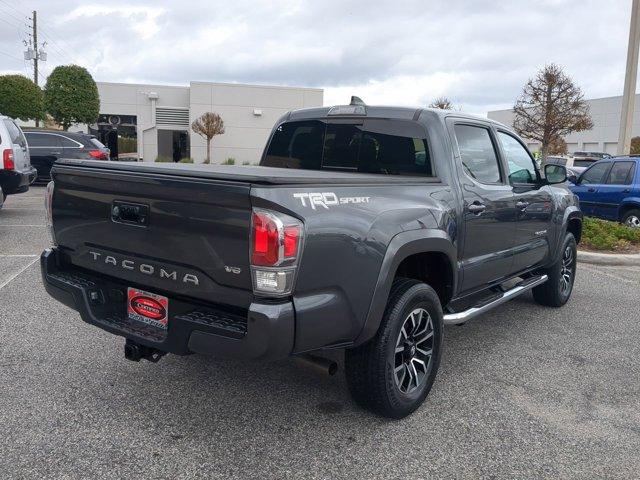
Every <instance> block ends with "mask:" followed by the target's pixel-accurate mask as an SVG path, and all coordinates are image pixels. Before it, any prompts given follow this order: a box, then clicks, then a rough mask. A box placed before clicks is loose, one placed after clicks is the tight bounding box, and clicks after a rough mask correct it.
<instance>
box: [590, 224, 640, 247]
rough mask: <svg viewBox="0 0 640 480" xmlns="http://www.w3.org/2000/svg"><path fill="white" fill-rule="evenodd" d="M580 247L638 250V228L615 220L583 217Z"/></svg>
mask: <svg viewBox="0 0 640 480" xmlns="http://www.w3.org/2000/svg"><path fill="white" fill-rule="evenodd" d="M580 246H581V247H586V249H587V250H598V251H603V250H605V251H610V252H634V251H638V250H640V229H639V228H630V227H627V226H626V225H622V224H620V223H617V222H609V221H608V220H600V219H598V218H590V217H585V218H584V221H583V223H582V240H581V242H580Z"/></svg>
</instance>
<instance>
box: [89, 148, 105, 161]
mask: <svg viewBox="0 0 640 480" xmlns="http://www.w3.org/2000/svg"><path fill="white" fill-rule="evenodd" d="M89 155H91V158H95V159H96V160H106V159H107V154H106V153H104V152H103V151H102V150H90V151H89Z"/></svg>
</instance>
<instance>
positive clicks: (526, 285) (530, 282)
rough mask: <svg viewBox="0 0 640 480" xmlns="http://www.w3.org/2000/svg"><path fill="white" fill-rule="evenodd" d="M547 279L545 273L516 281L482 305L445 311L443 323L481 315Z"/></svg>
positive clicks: (449, 323) (456, 322) (451, 322)
mask: <svg viewBox="0 0 640 480" xmlns="http://www.w3.org/2000/svg"><path fill="white" fill-rule="evenodd" d="M548 279H549V277H547V276H546V275H540V276H539V277H532V278H528V279H526V280H523V281H522V282H520V283H518V284H517V285H516V286H514V287H513V288H511V289H509V290H507V291H506V292H504V293H502V294H501V295H500V296H499V297H498V298H496V299H495V300H493V301H491V302H489V303H486V304H484V305H480V306H476V307H471V308H469V309H468V310H464V311H463V312H458V313H447V314H446V315H445V316H444V324H445V325H457V324H459V323H464V322H466V321H468V320H471V319H472V318H475V317H477V316H478V315H482V314H483V313H485V312H487V311H489V310H491V309H492V308H495V307H497V306H498V305H502V304H503V303H505V302H508V301H509V300H512V299H514V298H515V297H517V296H518V295H522V294H523V293H525V292H528V291H529V290H531V289H532V288H533V287H537V286H538V285H540V284H542V283H544V282H546V281H547V280H548Z"/></svg>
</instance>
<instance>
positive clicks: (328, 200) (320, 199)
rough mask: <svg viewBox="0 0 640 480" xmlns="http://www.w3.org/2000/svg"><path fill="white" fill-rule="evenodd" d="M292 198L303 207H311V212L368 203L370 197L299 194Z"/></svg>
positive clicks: (325, 193)
mask: <svg viewBox="0 0 640 480" xmlns="http://www.w3.org/2000/svg"><path fill="white" fill-rule="evenodd" d="M293 198H297V199H298V200H300V201H301V202H302V206H303V207H311V208H312V209H313V210H315V209H316V208H317V207H322V208H326V209H327V210H329V207H334V206H336V205H348V204H358V203H369V199H370V198H371V197H338V196H337V195H336V194H335V193H333V192H322V193H320V192H300V193H294V194H293Z"/></svg>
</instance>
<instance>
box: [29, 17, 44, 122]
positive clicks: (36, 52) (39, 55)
mask: <svg viewBox="0 0 640 480" xmlns="http://www.w3.org/2000/svg"><path fill="white" fill-rule="evenodd" d="M31 22H32V23H31V28H32V36H33V48H31V40H29V43H27V41H26V40H25V42H24V44H25V46H26V47H27V50H26V51H25V52H24V59H25V60H29V61H31V60H33V83H35V84H36V86H38V61H39V60H42V61H43V62H45V61H46V60H47V54H46V52H43V51H42V50H41V49H40V48H38V12H36V11H35V10H34V11H33V16H32V17H31ZM44 45H45V44H44V43H43V44H42V48H44ZM39 126H40V120H39V119H37V118H36V127H39Z"/></svg>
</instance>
